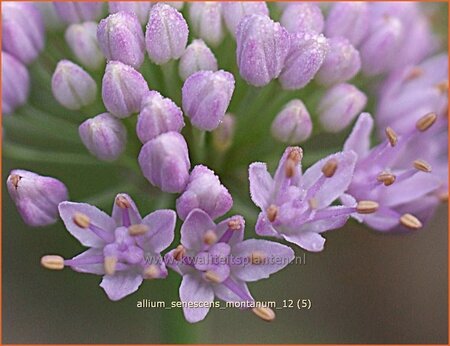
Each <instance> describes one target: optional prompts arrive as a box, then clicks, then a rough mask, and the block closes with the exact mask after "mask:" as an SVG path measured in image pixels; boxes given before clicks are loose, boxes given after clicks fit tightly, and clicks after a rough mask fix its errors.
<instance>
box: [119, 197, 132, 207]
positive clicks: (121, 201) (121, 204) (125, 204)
mask: <svg viewBox="0 0 450 346" xmlns="http://www.w3.org/2000/svg"><path fill="white" fill-rule="evenodd" d="M116 205H117V206H118V207H119V208H122V209H127V208H130V202H129V201H128V200H127V198H126V197H125V196H122V195H119V196H117V197H116Z"/></svg>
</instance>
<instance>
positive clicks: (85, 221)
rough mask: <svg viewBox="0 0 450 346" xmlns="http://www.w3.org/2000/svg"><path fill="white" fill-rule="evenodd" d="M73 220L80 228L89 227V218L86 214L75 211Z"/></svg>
mask: <svg viewBox="0 0 450 346" xmlns="http://www.w3.org/2000/svg"><path fill="white" fill-rule="evenodd" d="M73 222H74V223H75V225H77V226H78V227H80V228H89V226H90V224H91V219H89V216H87V215H86V214H82V213H75V214H74V215H73Z"/></svg>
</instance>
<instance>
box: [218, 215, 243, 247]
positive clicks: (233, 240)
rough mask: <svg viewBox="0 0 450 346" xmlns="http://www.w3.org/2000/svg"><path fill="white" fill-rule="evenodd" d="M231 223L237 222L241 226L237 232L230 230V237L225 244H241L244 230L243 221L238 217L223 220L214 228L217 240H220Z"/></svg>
mask: <svg viewBox="0 0 450 346" xmlns="http://www.w3.org/2000/svg"><path fill="white" fill-rule="evenodd" d="M230 221H232V222H239V224H241V225H242V226H241V228H240V229H239V230H231V232H232V233H231V237H230V238H229V240H228V241H227V244H230V245H234V244H237V243H239V242H241V241H242V240H243V239H244V229H245V220H244V218H243V217H242V216H240V215H234V216H232V217H229V218H228V219H225V220H223V221H222V222H220V223H219V224H217V226H216V235H217V239H220V238H222V236H223V235H224V233H225V232H226V231H227V230H228V229H229V227H228V223H229V222H230Z"/></svg>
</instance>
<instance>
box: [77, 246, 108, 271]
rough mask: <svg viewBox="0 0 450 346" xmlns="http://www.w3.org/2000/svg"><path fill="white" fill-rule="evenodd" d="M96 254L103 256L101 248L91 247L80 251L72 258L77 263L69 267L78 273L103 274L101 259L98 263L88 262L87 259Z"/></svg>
mask: <svg viewBox="0 0 450 346" xmlns="http://www.w3.org/2000/svg"><path fill="white" fill-rule="evenodd" d="M96 256H101V257H103V249H96V248H91V249H88V250H86V251H84V252H82V253H81V254H79V255H78V256H75V257H74V258H72V260H73V261H77V262H79V263H78V264H77V265H71V266H70V268H71V269H72V270H75V271H77V272H79V273H89V274H97V275H104V274H105V269H104V264H103V261H102V262H100V263H94V264H92V263H91V264H89V259H90V258H92V257H96ZM69 261H70V260H69ZM83 262H86V263H87V264H84V263H83Z"/></svg>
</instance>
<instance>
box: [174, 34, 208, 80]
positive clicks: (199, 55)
mask: <svg viewBox="0 0 450 346" xmlns="http://www.w3.org/2000/svg"><path fill="white" fill-rule="evenodd" d="M178 70H179V74H180V77H181V79H182V80H183V81H184V80H186V79H187V78H188V77H189V76H190V75H192V74H194V73H195V72H198V71H217V60H216V57H215V56H214V53H213V52H212V51H211V49H209V47H208V46H207V45H206V44H205V42H203V40H200V39H197V40H194V41H192V43H191V44H190V45H189V46H187V48H186V50H185V51H184V53H183V55H182V56H181V59H180V64H179V65H178Z"/></svg>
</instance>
